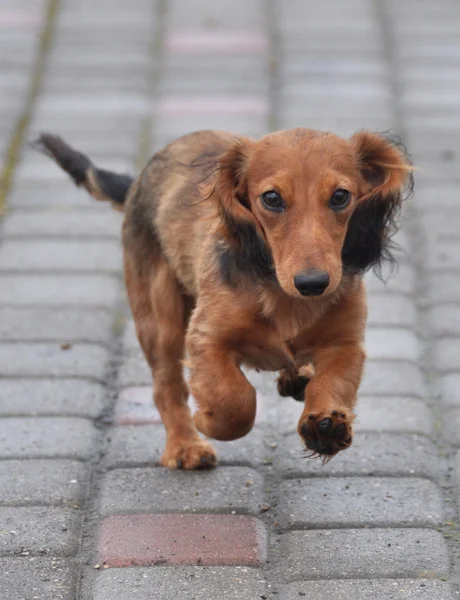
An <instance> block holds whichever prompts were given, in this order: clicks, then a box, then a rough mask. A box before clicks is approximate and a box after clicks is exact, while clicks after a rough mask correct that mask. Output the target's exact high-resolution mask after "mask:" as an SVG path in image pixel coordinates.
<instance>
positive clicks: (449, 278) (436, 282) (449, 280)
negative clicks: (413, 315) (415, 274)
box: [424, 272, 460, 306]
mask: <svg viewBox="0 0 460 600" xmlns="http://www.w3.org/2000/svg"><path fill="white" fill-rule="evenodd" d="M426 288H427V289H426V296H425V298H424V303H425V304H426V305H427V306H430V305H433V306H437V305H438V304H440V303H446V302H460V286H459V285H458V278H457V277H455V276H453V275H452V273H436V272H430V273H427V274H426Z"/></svg>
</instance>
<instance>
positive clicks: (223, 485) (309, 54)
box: [0, 0, 460, 600]
mask: <svg viewBox="0 0 460 600" xmlns="http://www.w3.org/2000/svg"><path fill="white" fill-rule="evenodd" d="M0 29H1V34H0V87H1V91H2V93H1V96H0V98H1V99H0V106H1V111H0V115H1V116H0V150H1V152H2V157H3V166H2V170H1V173H0V198H1V201H2V202H3V201H5V202H6V207H7V209H6V210H7V212H6V216H5V217H4V218H3V221H2V224H1V241H2V243H1V247H0V377H1V379H0V413H1V418H0V458H1V460H0V597H1V598H2V599H3V598H5V599H6V598H8V600H33V599H40V600H50V599H52V600H55V599H56V600H58V599H59V600H73V599H76V598H78V599H80V600H82V599H85V600H87V599H90V598H91V599H93V600H113V599H115V598H116V599H117V600H147V599H150V598H156V599H158V600H171V599H173V598H174V599H177V598H187V599H195V600H208V599H210V598H223V599H226V600H236V599H238V600H241V599H251V600H252V599H259V598H262V599H264V598H266V599H268V598H269V599H271V600H275V599H278V600H294V599H297V598H299V597H305V598H309V599H311V600H323V599H324V600H325V599H326V598H327V599H328V600H339V599H341V600H349V599H353V600H365V599H366V600H367V599H368V598H370V597H372V598H374V599H375V600H384V599H385V600H386V599H390V600H391V599H398V600H399V599H412V598H414V599H415V598H417V599H420V600H425V599H426V600H432V599H434V598H436V599H437V600H448V599H449V600H452V599H453V598H456V597H457V596H458V593H459V592H458V589H459V587H458V586H459V584H460V562H459V558H460V557H459V542H460V529H459V522H458V511H459V510H460V493H459V478H460V463H459V455H458V454H457V448H458V447H460V391H459V390H460V350H459V348H460V346H459V343H460V281H459V271H460V258H459V257H460V233H459V231H460V207H459V206H460V205H459V200H458V189H457V186H458V183H459V180H460V175H459V168H458V157H459V155H460V61H459V58H460V41H459V37H458V31H459V30H460V5H459V4H458V2H456V1H454V0H438V1H437V2H424V1H423V2H421V1H419V0H405V1H404V2H401V1H398V0H386V1H383V0H382V1H380V0H374V1H372V0H347V2H345V1H344V0H343V1H340V0H335V1H334V0H331V1H329V2H320V1H319V0H315V1H313V0H287V1H284V0H283V1H282V0H272V1H266V2H263V1H262V0H259V1H258V0H244V1H240V0H219V2H216V1H215V0H195V1H194V2H189V1H186V0H170V1H166V0H157V1H155V0H79V1H78V2H74V1H72V0H67V1H66V0H51V1H50V2H48V3H47V2H46V1H45V0H34V1H32V0H22V1H21V2H20V3H18V2H17V0H0ZM299 125H305V126H310V127H318V128H324V129H331V130H334V131H336V132H339V133H342V134H348V133H351V132H352V131H354V130H355V129H359V128H362V127H370V128H373V129H379V130H387V129H392V130H394V131H397V132H399V133H401V134H402V135H403V136H404V138H405V140H406V142H407V143H408V145H409V147H410V150H411V151H412V153H413V157H414V160H415V163H416V164H417V165H418V166H419V167H420V170H419V171H418V173H417V178H416V179H417V192H416V196H415V198H414V200H413V201H411V202H410V204H408V206H407V210H406V213H405V214H406V217H407V220H406V222H405V226H404V228H403V230H402V232H401V233H400V234H399V236H398V237H399V242H400V244H401V245H402V247H403V249H404V252H401V253H400V254H399V259H400V269H399V272H398V273H397V274H396V276H395V277H393V278H392V279H390V280H389V282H388V284H387V285H386V286H385V285H383V284H382V283H380V282H379V281H378V280H377V279H376V278H374V277H369V278H368V281H369V304H370V317H369V328H368V334H367V347H368V352H369V362H368V365H367V369H366V376H365V380H364V383H363V385H362V389H361V399H360V405H359V411H358V412H359V420H358V427H357V429H358V433H357V436H356V442H355V444H354V446H353V447H352V449H351V450H349V451H348V452H346V453H344V454H343V455H341V456H339V457H337V458H335V459H334V460H333V461H332V462H331V463H330V464H329V465H328V466H327V467H325V468H321V467H320V466H319V465H317V464H315V463H312V462H309V461H307V460H304V459H303V458H302V453H301V450H300V444H299V441H298V439H297V437H296V434H295V433H294V429H295V424H296V414H297V413H298V412H299V406H298V404H297V403H295V402H294V401H291V400H279V399H278V398H276V394H275V390H274V386H273V383H272V380H271V378H270V377H267V376H264V377H257V378H256V377H254V376H253V380H254V381H255V383H256V385H257V388H258V390H259V393H260V400H261V402H260V412H259V415H258V423H257V426H256V428H255V430H254V431H253V432H252V433H251V434H250V435H249V436H248V437H247V438H246V439H243V440H241V441H238V442H235V443H230V444H227V445H225V444H217V446H218V447H219V451H220V457H221V466H220V467H219V468H218V469H217V470H216V471H215V472H210V473H181V472H176V473H170V472H167V471H165V470H164V469H162V468H159V467H157V466H156V460H157V459H158V457H159V453H160V450H161V447H162V444H163V438H164V434H163V430H162V427H161V426H160V425H159V419H158V414H157V413H156V412H155V410H154V409H153V407H152V405H151V400H150V397H151V391H150V388H149V386H150V378H149V374H148V371H147V369H146V367H145V364H144V363H143V361H142V359H141V356H140V352H139V348H138V344H137V342H136V340H135V336H134V333H133V325H132V322H131V320H130V317H129V314H128V312H127V310H126V303H125V300H124V293H123V285H122V273H121V261H120V244H119V227H120V217H119V215H117V214H115V213H112V212H110V210H109V209H108V207H106V206H101V205H98V204H96V203H92V202H91V201H90V200H89V199H87V198H86V197H85V195H84V194H83V193H81V192H78V191H76V190H74V189H73V188H72V187H71V186H70V184H69V183H68V182H67V180H66V179H65V178H64V177H63V175H62V174H61V172H60V171H58V169H57V168H55V167H54V166H53V165H52V164H51V163H50V162H47V161H45V160H44V159H43V158H41V157H39V156H35V155H33V154H32V153H31V152H29V151H27V150H26V147H25V144H24V141H25V140H26V139H29V138H31V137H32V136H33V134H34V132H38V131H39V130H48V129H49V130H52V131H57V132H60V133H62V134H63V135H65V136H67V137H68V139H69V140H70V141H71V142H73V143H74V144H76V145H79V146H81V148H82V149H84V150H87V151H88V152H90V153H91V155H92V156H93V157H94V158H95V159H98V160H99V162H100V163H101V165H104V166H106V167H109V168H110V167H115V168H119V169H123V170H131V171H132V170H134V169H135V168H136V165H138V164H140V163H142V161H143V160H144V159H145V157H146V156H147V155H148V154H149V152H150V151H151V150H152V149H154V148H158V147H160V146H161V145H162V144H163V143H164V142H166V141H167V140H170V139H171V138H172V137H174V136H176V135H178V134H181V133H184V132H186V131H189V130H193V129H198V128H201V127H213V128H225V129H232V130H235V131H240V132H244V133H247V134H251V135H259V134H262V133H264V132H266V131H267V130H269V129H274V128H284V127H291V126H299ZM17 159H20V160H17Z"/></svg>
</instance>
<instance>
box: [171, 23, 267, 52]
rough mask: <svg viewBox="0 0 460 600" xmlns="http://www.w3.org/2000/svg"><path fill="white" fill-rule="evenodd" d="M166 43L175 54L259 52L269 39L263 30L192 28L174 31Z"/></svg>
mask: <svg viewBox="0 0 460 600" xmlns="http://www.w3.org/2000/svg"><path fill="white" fill-rule="evenodd" d="M165 45H166V48H167V49H168V50H169V51H170V52H173V53H175V54H189V53H191V52H192V53H193V52H195V53H213V54H215V53H222V54H225V53H230V52H231V53H232V54H247V53H251V54H259V53H262V52H265V51H266V50H267V48H268V40H267V37H266V36H265V35H264V34H263V33H262V32H261V31H241V30H230V31H229V30H227V31H203V30H202V29H192V30H180V31H173V32H172V33H171V34H170V35H168V36H167V37H166V40H165Z"/></svg>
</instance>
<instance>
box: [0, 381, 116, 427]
mask: <svg viewBox="0 0 460 600" xmlns="http://www.w3.org/2000/svg"><path fill="white" fill-rule="evenodd" d="M105 394H106V391H105V388H104V387H103V386H102V385H101V384H99V383H96V382H94V381H84V380H83V379H60V380H59V379H58V380H56V379H4V378H3V379H0V416H1V417H6V416H11V417H13V416H17V417H19V416H37V415H40V416H78V417H90V418H95V417H97V415H99V413H100V412H101V410H102V408H103V406H104V399H105Z"/></svg>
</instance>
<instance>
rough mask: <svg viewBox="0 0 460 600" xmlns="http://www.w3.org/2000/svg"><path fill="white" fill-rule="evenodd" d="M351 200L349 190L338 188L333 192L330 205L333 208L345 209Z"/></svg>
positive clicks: (337, 209)
mask: <svg viewBox="0 0 460 600" xmlns="http://www.w3.org/2000/svg"><path fill="white" fill-rule="evenodd" d="M350 200H351V194H350V192H349V191H348V190H342V189H338V190H335V192H334V193H333V194H332V196H331V199H330V200H329V206H330V207H331V208H332V210H336V211H339V210H343V209H344V208H346V207H347V206H348V204H349V203H350Z"/></svg>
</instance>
